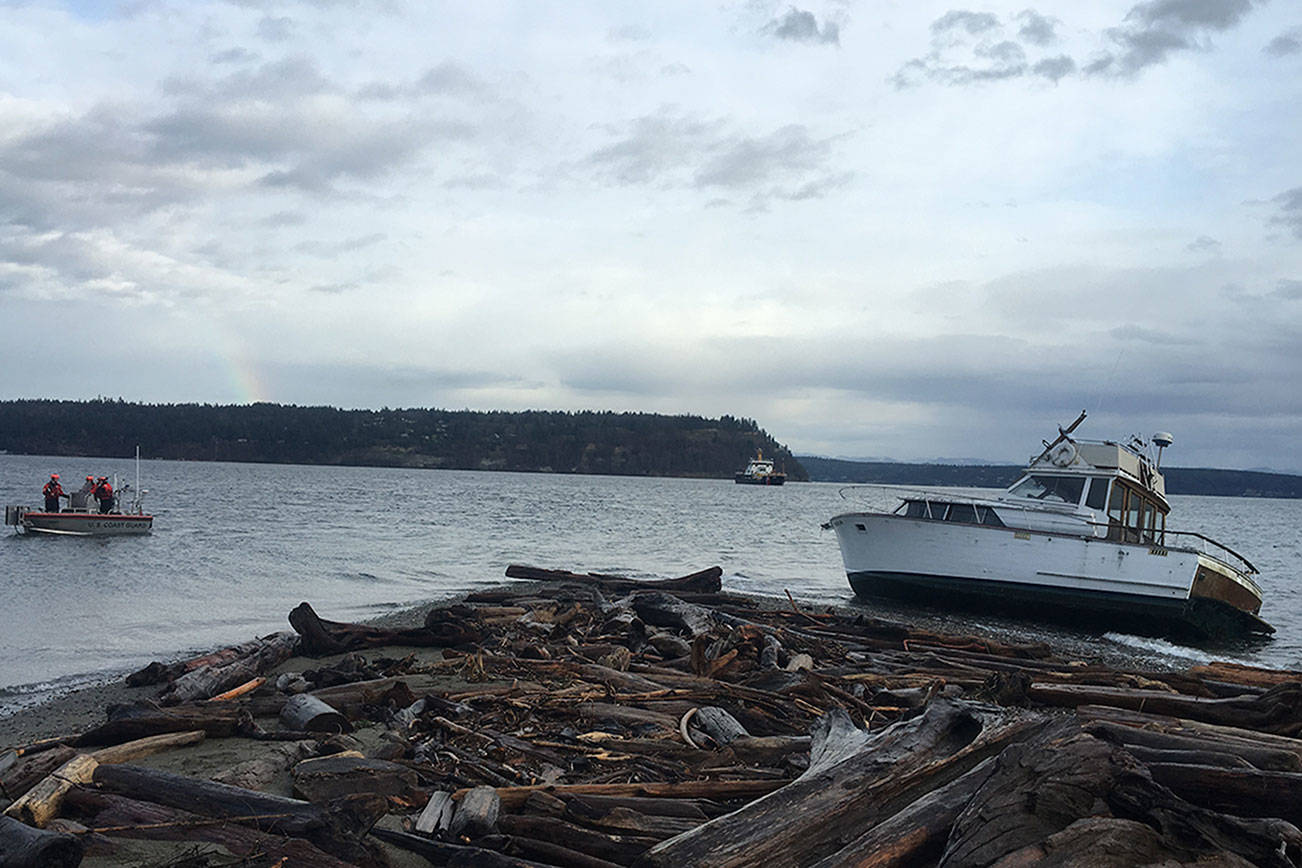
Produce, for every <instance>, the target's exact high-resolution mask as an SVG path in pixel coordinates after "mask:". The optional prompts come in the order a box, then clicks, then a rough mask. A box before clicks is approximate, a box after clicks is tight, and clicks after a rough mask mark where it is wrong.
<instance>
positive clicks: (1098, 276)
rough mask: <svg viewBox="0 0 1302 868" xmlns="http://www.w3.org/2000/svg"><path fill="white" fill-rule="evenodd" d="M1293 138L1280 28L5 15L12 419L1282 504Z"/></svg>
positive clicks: (950, 17)
mask: <svg viewBox="0 0 1302 868" xmlns="http://www.w3.org/2000/svg"><path fill="white" fill-rule="evenodd" d="M1028 2H1033V5H1028ZM1300 141H1302V4H1299V3H1297V2H1296V0H1273V2H1266V0H1146V2H1140V3H1135V2H1133V0H1119V2H1117V0H1094V2H1090V3H1080V2H1065V0H1055V2H1047V0H1038V2H1034V0H1015V2H1003V0H992V2H981V3H970V4H969V3H968V2H967V0H944V2H932V0H899V2H894V0H877V2H846V0H822V2H810V0H799V3H798V5H790V4H788V3H785V2H762V0H752V2H726V0H724V2H714V3H699V2H691V3H684V2H676V0H663V2H657V3H645V2H638V3H621V2H600V3H593V2H585V0H567V2H565V3H553V2H541V0H537V2H493V0H485V2H475V3H437V2H416V0H369V2H368V0H355V2H347V0H303V2H279V0H225V2H221V0H211V2H210V0H187V2H184V3H176V2H154V0H135V2H98V3H97V2H88V0H82V2H56V0H34V2H26V0H0V366H2V368H0V369H2V370H3V371H4V376H3V379H2V380H0V397H3V398H47V397H48V398H63V399H89V398H94V397H97V396H106V397H113V398H117V397H121V398H124V399H126V400H129V401H144V402H164V403H171V402H177V403H184V402H208V403H247V402H251V401H274V402H280V403H293V404H304V405H322V404H324V405H331V406H338V407H346V408H375V409H379V408H382V407H439V408H446V409H474V410H490V409H500V410H523V409H542V410H584V409H597V410H607V409H608V410H617V411H623V410H632V411H646V412H659V413H675V414H676V413H690V414H700V415H704V416H711V417H714V416H720V415H723V414H730V415H733V416H741V417H747V418H752V419H755V420H756V421H757V422H758V423H759V424H760V425H761V426H762V427H763V428H765V430H767V431H768V432H769V433H770V434H772V435H773V436H774V437H775V438H776V439H777V440H779V441H780V442H782V443H784V444H785V445H787V446H788V447H790V448H791V449H792V450H793V451H794V452H796V453H797V454H817V455H828V456H840V457H859V458H867V457H889V458H895V459H900V460H920V459H921V460H930V459H937V458H947V459H959V458H971V459H984V460H993V461H1020V460H1024V459H1025V458H1027V457H1029V456H1030V455H1031V454H1032V453H1034V452H1037V451H1038V448H1039V443H1040V441H1041V439H1043V438H1051V437H1052V436H1054V435H1055V434H1056V426H1057V425H1060V424H1061V425H1066V424H1068V423H1069V422H1070V421H1071V420H1072V419H1074V418H1075V416H1076V415H1077V413H1078V412H1079V411H1080V410H1082V409H1084V410H1087V411H1088V412H1089V414H1090V418H1089V419H1088V420H1087V421H1086V422H1085V424H1084V425H1083V426H1082V428H1081V429H1080V430H1079V432H1078V433H1079V434H1081V435H1082V436H1086V437H1091V438H1114V439H1128V438H1129V436H1131V435H1133V434H1139V435H1141V436H1148V435H1150V434H1151V433H1153V432H1154V431H1157V430H1165V431H1170V432H1172V433H1173V434H1174V436H1175V445H1174V446H1173V447H1172V448H1171V449H1170V450H1168V452H1167V456H1166V459H1167V461H1166V463H1168V464H1172V465H1177V466H1203V467H1230V468H1270V469H1275V470H1281V471H1286V472H1302V445H1300V443H1302V385H1300V381H1302V340H1300V338H1302V334H1300V332H1302V156H1300V155H1302V146H1300V145H1299V142H1300Z"/></svg>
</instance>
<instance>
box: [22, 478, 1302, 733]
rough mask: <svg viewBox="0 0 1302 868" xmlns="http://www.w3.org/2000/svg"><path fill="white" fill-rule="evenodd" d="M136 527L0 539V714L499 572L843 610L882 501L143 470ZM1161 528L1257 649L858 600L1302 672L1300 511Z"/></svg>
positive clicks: (797, 493)
mask: <svg viewBox="0 0 1302 868" xmlns="http://www.w3.org/2000/svg"><path fill="white" fill-rule="evenodd" d="M52 472H57V473H59V474H61V475H62V477H63V478H64V479H67V480H78V479H81V478H82V477H84V476H85V475H87V474H92V475H95V476H99V475H113V474H117V475H118V476H119V478H121V479H124V480H130V479H134V474H135V467H134V463H133V462H132V461H130V460H118V459H112V460H110V459H100V458H48V457H39V456H19V455H0V505H4V504H28V505H39V504H40V487H41V485H42V484H44V482H45V480H46V479H47V478H48V476H49V474H50V473H52ZM140 472H141V479H142V487H143V488H145V489H146V490H147V491H148V492H149V494H148V496H147V497H146V500H145V505H146V510H147V511H149V512H152V513H153V514H154V532H153V533H152V534H150V535H148V536H140V537H120V538H75V537H48V536H41V535H29V536H20V535H17V534H14V533H12V528H4V531H5V532H4V533H3V534H0V600H2V601H3V603H0V714H2V713H4V711H6V710H13V709H16V708H20V707H23V706H26V705H29V704H31V703H33V702H36V701H40V700H41V699H44V698H46V697H48V696H50V695H51V694H53V693H57V692H59V691H61V690H66V689H68V688H70V687H75V686H78V685H81V684H87V683H93V682H96V681H102V680H105V679H109V678H114V677H118V676H120V675H121V674H123V673H125V672H128V671H131V670H133V669H135V668H138V667H140V666H142V665H144V664H145V663H148V662H149V661H151V660H156V659H170V658H175V657H178V656H180V655H183V654H187V653H198V652H202V651H206V650H210V649H212V648H214V647H217V646H220V645H223V644H230V643H235V642H241V641H245V640H247V639H250V638H252V637H254V636H257V635H262V634H266V633H270V632H274V631H277V630H284V629H288V622H287V620H286V616H287V615H288V613H289V611H290V609H292V608H293V607H294V606H295V605H297V604H298V603H299V602H301V601H304V600H306V601H309V602H311V604H312V605H313V607H314V608H315V609H316V610H317V612H318V613H319V614H320V615H321V616H322V617H324V618H328V619H331V620H337V621H352V620H362V619H367V618H373V617H376V616H379V615H383V614H386V613H390V612H393V611H395V610H398V609H402V608H404V607H407V606H410V605H413V604H416V603H419V602H422V601H427V600H431V599H437V598H440V597H444V596H447V595H450V594H455V593H460V592H465V591H469V590H474V589H476V588H482V587H486V586H492V585H497V584H500V583H502V582H503V581H505V579H504V575H503V574H504V571H505V569H506V567H507V565H508V564H511V563H526V564H532V565H535V566H543V567H552V568H558V569H571V570H575V571H579V572H587V571H594V572H610V573H621V574H625V575H630V576H636V577H647V578H656V577H669V576H676V575H682V574H685V573H688V572H692V571H695V570H698V569H702V568H705V567H709V566H713V565H716V564H717V565H719V566H720V567H722V568H723V572H724V586H725V588H727V589H729V590H734V591H739V592H746V593H755V594H766V595H773V596H776V597H782V598H785V592H787V591H790V592H791V594H792V595H793V596H794V597H795V598H796V599H797V600H799V601H802V602H809V603H838V604H845V603H850V602H851V601H852V599H853V598H852V595H851V593H850V589H849V586H848V585H847V583H846V579H845V574H844V571H843V568H842V565H841V559H840V553H839V551H838V548H837V544H836V537H835V535H834V534H832V533H831V532H830V531H823V530H821V528H820V525H821V524H822V523H823V522H824V521H826V520H827V519H828V518H830V517H831V516H832V515H835V514H837V513H839V512H845V511H848V510H857V509H863V508H871V509H890V508H892V507H893V506H894V504H895V503H896V502H897V493H898V492H897V491H894V490H891V489H889V488H886V487H867V488H864V487H858V488H855V489H854V490H852V491H848V492H843V491H842V489H843V486H839V485H834V484H825V483H797V484H789V485H786V486H783V487H781V488H765V487H760V486H740V485H735V484H733V483H732V482H731V481H723V480H698V479H646V478H630V477H614V476H565V475H553V474H519V473H476V472H471V471H453V470H404V469H388V468H360V467H342V468H340V467H308V466H296V465H268V464H235V463H216V462H214V463H192V462H175V461H142V462H141V465H140ZM1172 503H1173V514H1172V519H1171V521H1170V523H1169V526H1170V527H1171V528H1172V529H1188V530H1199V531H1201V532H1203V533H1207V534H1209V535H1210V536H1212V537H1214V538H1216V539H1219V540H1221V541H1222V542H1225V543H1228V544H1229V545H1230V546H1232V547H1233V548H1235V549H1236V550H1238V551H1240V552H1242V553H1243V554H1244V555H1246V556H1247V557H1248V558H1249V559H1250V560H1252V561H1253V562H1254V563H1255V564H1256V565H1257V567H1258V568H1259V569H1260V571H1261V575H1260V576H1259V577H1258V578H1259V582H1260V584H1261V585H1262V586H1263V588H1264V590H1265V593H1266V604H1265V606H1264V608H1263V610H1262V615H1263V617H1265V618H1266V619H1267V620H1268V621H1270V622H1271V623H1272V624H1274V625H1275V626H1276V628H1277V629H1278V630H1279V632H1278V633H1277V634H1276V636H1275V637H1274V638H1273V639H1271V640H1268V641H1260V642H1252V643H1246V644H1238V645H1233V646H1226V647H1220V648H1195V647H1187V646H1180V645H1174V644H1172V643H1170V642H1166V641H1164V640H1159V639H1151V638H1144V637H1136V636H1128V635H1124V634H1116V633H1105V634H1102V635H1099V634H1092V633H1088V632H1079V631H1072V630H1064V629H1061V628H1053V627H1041V626H1037V625H1028V624H1025V623H1021V622H1016V621H1008V620H1003V619H998V618H992V617H989V616H981V615H962V614H954V613H946V612H941V611H932V610H928V609H923V608H918V607H910V606H905V605H903V604H885V603H877V602H874V603H872V604H870V605H869V608H871V609H872V610H873V612H874V614H878V615H882V616H885V617H898V618H907V619H909V620H911V621H913V622H917V623H919V624H922V625H924V626H928V627H931V628H934V629H942V630H948V631H953V632H962V631H965V630H983V631H985V630H994V631H996V632H998V633H999V634H1000V635H1004V636H1007V637H1008V638H1010V639H1023V640H1034V639H1043V640H1048V641H1054V642H1057V643H1059V644H1060V645H1065V646H1066V647H1068V648H1069V649H1070V650H1072V651H1074V652H1076V653H1078V654H1080V655H1081V656H1082V657H1088V656H1095V655H1102V656H1104V657H1107V658H1109V659H1111V660H1122V661H1131V662H1134V663H1135V664H1136V665H1145V664H1149V663H1152V664H1155V665H1169V664H1174V665H1180V664H1187V663H1189V662H1198V661H1204V660H1209V659H1232V660H1239V661H1242V662H1249V663H1256V664H1259V665H1265V666H1274V667H1286V668H1302V592H1300V591H1299V590H1298V588H1297V587H1296V583H1295V582H1294V575H1295V572H1296V568H1297V564H1298V558H1299V556H1302V501H1290V500H1260V499H1245V498H1219V497H1178V496H1177V497H1173V498H1172Z"/></svg>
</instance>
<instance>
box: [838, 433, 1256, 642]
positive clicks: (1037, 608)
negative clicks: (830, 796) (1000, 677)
mask: <svg viewBox="0 0 1302 868" xmlns="http://www.w3.org/2000/svg"><path fill="white" fill-rule="evenodd" d="M1084 419H1085V413H1083V412H1082V413H1081V415H1080V417H1079V418H1078V419H1077V420H1076V421H1075V422H1074V423H1072V425H1071V426H1069V427H1068V428H1066V429H1061V428H1060V429H1059V435H1058V437H1057V439H1055V440H1054V441H1053V442H1051V443H1050V442H1046V443H1045V444H1044V449H1043V451H1042V452H1040V454H1039V455H1038V456H1036V457H1035V458H1033V459H1032V460H1031V463H1030V466H1029V467H1028V468H1027V469H1026V471H1025V473H1024V474H1023V475H1022V476H1021V478H1019V479H1018V480H1017V481H1016V482H1014V483H1013V485H1012V486H1011V487H1010V488H1009V489H1008V490H1007V491H1006V492H1004V493H1002V494H999V495H995V496H992V497H988V498H987V497H970V496H964V497H954V496H949V495H941V494H934V495H933V494H917V495H908V496H905V497H903V498H902V499H903V502H902V503H901V504H900V506H899V507H898V508H897V509H896V510H895V511H894V512H892V513H873V512H849V513H844V514H842V515H838V516H836V517H834V518H833V519H832V520H831V521H830V522H829V523H828V524H827V525H824V527H830V528H832V529H833V530H835V531H836V536H837V541H838V542H839V544H840V547H841V558H842V560H843V561H844V563H845V570H846V574H847V575H848V577H849V579H850V586H851V587H852V588H853V589H854V591H855V593H856V594H858V595H860V596H895V597H900V596H903V597H912V598H915V599H922V600H924V601H926V602H928V603H931V604H933V605H936V604H939V605H947V604H949V603H954V604H974V603H975V604H983V605H986V606H991V605H993V606H994V607H996V608H999V609H1002V610H1006V611H1010V612H1012V613H1014V614H1028V613H1029V614H1031V615H1033V616H1034V615H1039V614H1041V613H1043V614H1044V615H1046V616H1054V617H1064V616H1065V617H1069V618H1077V619H1080V620H1088V621H1093V622H1096V623H1097V622H1103V623H1106V624H1108V625H1110V626H1112V627H1113V628H1115V629H1125V630H1135V631H1142V632H1148V633H1151V632H1155V631H1156V632H1168V631H1171V630H1173V629H1174V631H1175V632H1184V633H1192V634H1194V635H1199V636H1221V635H1226V634H1242V633H1273V632H1274V628H1273V627H1271V626H1270V625H1269V624H1267V623H1266V622H1265V621H1263V620H1262V619H1261V618H1259V617H1258V612H1259V611H1260V610H1261V589H1260V588H1259V587H1258V586H1257V584H1256V583H1255V582H1254V581H1253V580H1252V578H1251V576H1252V574H1254V573H1256V572H1257V570H1256V568H1255V567H1253V566H1252V564H1250V563H1249V562H1248V561H1247V559H1245V558H1243V557H1242V556H1241V555H1239V554H1238V553H1236V552H1234V551H1233V550H1231V549H1230V548H1229V547H1227V546H1224V545H1221V544H1220V543H1217V542H1215V541H1214V540H1211V539H1209V538H1208V537H1205V536H1203V535H1202V534H1199V533H1193V532H1188V531H1176V530H1172V529H1171V528H1169V527H1167V515H1168V513H1169V512H1170V510H1171V507H1170V504H1169V503H1168V502H1167V500H1166V486H1165V481H1164V480H1163V478H1162V474H1161V472H1160V471H1159V469H1158V468H1159V466H1160V461H1161V452H1162V449H1164V448H1165V447H1166V446H1169V445H1170V444H1171V442H1172V438H1171V435H1169V434H1155V435H1153V438H1152V444H1151V445H1152V446H1155V447H1156V448H1157V456H1156V458H1154V457H1153V456H1152V455H1150V453H1149V450H1150V445H1149V444H1147V443H1144V442H1143V441H1141V440H1139V439H1138V438H1134V439H1133V440H1131V441H1130V442H1129V443H1114V442H1112V441H1107V440H1104V441H1090V440H1079V439H1074V438H1073V437H1072V436H1071V434H1072V432H1073V431H1074V430H1075V429H1076V427H1077V426H1078V425H1080V423H1081V422H1082V421H1084Z"/></svg>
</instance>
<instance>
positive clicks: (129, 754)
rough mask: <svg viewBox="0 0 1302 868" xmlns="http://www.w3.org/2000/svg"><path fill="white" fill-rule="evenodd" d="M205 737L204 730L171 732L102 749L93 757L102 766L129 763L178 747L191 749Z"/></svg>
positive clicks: (94, 752)
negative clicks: (190, 747) (191, 746)
mask: <svg viewBox="0 0 1302 868" xmlns="http://www.w3.org/2000/svg"><path fill="white" fill-rule="evenodd" d="M204 737H205V735H204V731H203V730H202V729H195V730H191V731H189V732H169V733H164V734H162V735H151V736H147V737H145V738H138V739H136V740H135V741H128V742H124V743H123V744H118V745H113V746H112V747H105V748H100V749H99V750H97V751H92V752H91V756H92V757H94V759H95V762H97V763H99V764H100V765H114V764H116V763H129V762H132V761H133V760H138V759H143V758H144V757H147V756H153V755H154V754H156V753H162V752H163V751H165V750H174V749H175V748H178V747H189V746H190V745H193V744H198V743H199V742H201V741H203V740H204Z"/></svg>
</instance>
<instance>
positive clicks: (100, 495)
mask: <svg viewBox="0 0 1302 868" xmlns="http://www.w3.org/2000/svg"><path fill="white" fill-rule="evenodd" d="M95 499H96V500H98V501H99V511H100V512H101V513H105V512H112V511H113V504H114V500H113V486H112V485H110V484H109V481H108V477H107V476H101V477H100V478H99V481H98V482H96V483H95Z"/></svg>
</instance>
